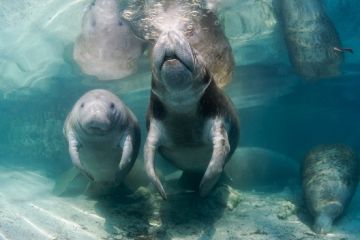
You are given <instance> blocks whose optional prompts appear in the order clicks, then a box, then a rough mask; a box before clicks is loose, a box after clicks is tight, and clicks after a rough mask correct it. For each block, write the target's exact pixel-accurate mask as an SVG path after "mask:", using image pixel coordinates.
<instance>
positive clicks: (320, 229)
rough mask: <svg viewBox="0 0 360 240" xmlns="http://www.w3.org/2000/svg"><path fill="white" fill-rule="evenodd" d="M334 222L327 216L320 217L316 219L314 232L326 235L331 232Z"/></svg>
mask: <svg viewBox="0 0 360 240" xmlns="http://www.w3.org/2000/svg"><path fill="white" fill-rule="evenodd" d="M332 223H333V220H332V219H331V218H330V217H329V216H326V215H320V216H318V217H317V218H316V219H315V223H314V226H313V230H314V232H316V233H318V234H326V233H328V232H330V230H331V227H332Z"/></svg>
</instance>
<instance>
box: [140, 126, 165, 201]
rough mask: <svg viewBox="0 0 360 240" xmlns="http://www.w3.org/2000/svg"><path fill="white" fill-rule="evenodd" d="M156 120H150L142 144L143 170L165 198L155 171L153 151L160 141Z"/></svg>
mask: <svg viewBox="0 0 360 240" xmlns="http://www.w3.org/2000/svg"><path fill="white" fill-rule="evenodd" d="M156 125H157V124H156V122H151V123H150V127H149V133H148V137H147V138H146V142H145V146H144V164H145V171H146V174H147V175H148V177H149V178H150V181H151V182H152V183H153V184H154V185H155V187H156V189H157V190H158V192H159V193H160V195H161V197H162V198H163V199H166V198H167V197H166V193H165V190H164V187H163V186H162V184H161V182H160V179H159V177H158V176H157V175H156V172H155V166H154V161H155V152H156V149H157V147H158V145H159V142H160V137H161V136H160V135H161V131H160V129H159V128H158V127H159V126H156Z"/></svg>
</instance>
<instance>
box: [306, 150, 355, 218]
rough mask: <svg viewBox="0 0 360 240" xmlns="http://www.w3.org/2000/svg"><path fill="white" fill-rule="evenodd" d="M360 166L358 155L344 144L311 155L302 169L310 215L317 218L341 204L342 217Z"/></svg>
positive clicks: (313, 152) (352, 192)
mask: <svg viewBox="0 0 360 240" xmlns="http://www.w3.org/2000/svg"><path fill="white" fill-rule="evenodd" d="M358 173H359V163H358V158H357V155H356V154H355V152H354V151H353V150H352V149H351V148H350V147H348V146H345V145H342V144H329V145H320V146H318V147H316V148H314V149H313V150H311V151H310V152H309V154H308V155H307V157H306V158H305V161H304V163H303V166H302V185H303V191H304V196H305V200H306V203H307V206H308V208H309V210H310V212H311V213H312V214H313V215H314V216H317V215H319V214H320V213H322V211H329V209H328V210H326V209H327V206H328V205H331V204H332V203H338V205H341V208H340V209H339V211H340V212H338V213H337V215H339V214H341V212H342V211H343V209H344V208H345V207H346V206H347V204H348V203H349V201H350V200H351V198H352V196H353V195H354V192H355V189H356V186H357V183H358V178H359V176H358Z"/></svg>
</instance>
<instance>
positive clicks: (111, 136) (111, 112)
mask: <svg viewBox="0 0 360 240" xmlns="http://www.w3.org/2000/svg"><path fill="white" fill-rule="evenodd" d="M64 134H65V136H66V139H67V140H68V143H69V153H70V157H71V160H72V162H73V164H74V166H75V167H77V168H78V169H79V170H80V172H82V173H83V174H85V175H86V176H88V177H89V178H90V179H91V180H93V181H94V182H95V183H99V184H100V185H104V186H105V185H109V184H110V185H116V184H119V183H121V182H122V180H123V179H124V178H125V177H126V175H127V174H128V172H129V171H130V169H131V168H132V167H133V165H134V162H135V159H136V157H137V155H138V152H139V147H140V129H139V126H138V121H137V119H136V117H135V116H134V114H133V113H132V112H131V111H130V110H129V109H128V108H127V107H126V106H125V104H124V103H123V102H122V101H121V100H120V99H119V98H118V97H117V96H115V95H114V94H113V93H111V92H109V91H107V90H103V89H96V90H92V91H89V92H87V93H86V94H85V95H83V96H82V97H81V98H80V99H79V100H78V101H77V102H76V103H75V105H74V107H73V109H72V110H71V112H70V113H69V115H68V116H67V119H66V121H65V125H64Z"/></svg>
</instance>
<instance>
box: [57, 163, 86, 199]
mask: <svg viewBox="0 0 360 240" xmlns="http://www.w3.org/2000/svg"><path fill="white" fill-rule="evenodd" d="M79 174H80V172H79V170H78V169H77V168H75V167H72V168H70V169H69V170H67V171H66V172H64V173H63V174H61V176H60V177H59V178H58V179H56V182H55V186H54V189H53V193H54V194H55V195H56V196H60V195H62V194H63V193H64V192H65V191H66V190H67V189H68V187H69V185H70V183H71V182H72V181H74V179H75V178H76V177H77V176H78V175H79Z"/></svg>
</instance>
